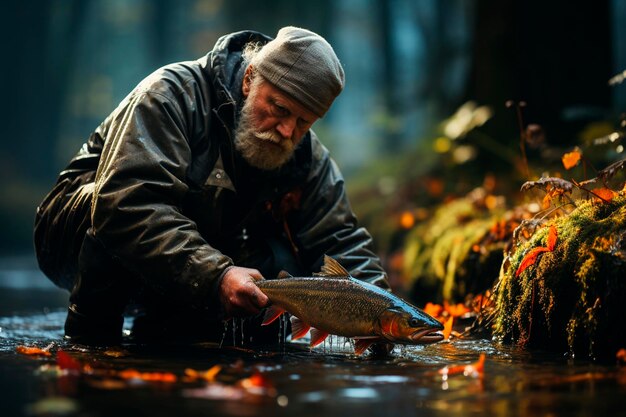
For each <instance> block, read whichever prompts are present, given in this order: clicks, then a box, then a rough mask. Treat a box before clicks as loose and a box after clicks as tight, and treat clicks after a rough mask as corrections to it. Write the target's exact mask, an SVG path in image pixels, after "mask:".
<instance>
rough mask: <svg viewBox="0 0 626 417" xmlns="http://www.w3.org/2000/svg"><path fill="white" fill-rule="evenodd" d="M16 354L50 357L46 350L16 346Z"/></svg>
mask: <svg viewBox="0 0 626 417" xmlns="http://www.w3.org/2000/svg"><path fill="white" fill-rule="evenodd" d="M15 351H16V352H17V353H21V354H22V355H29V356H52V354H51V353H50V352H49V351H48V350H46V349H42V348H39V347H37V346H17V347H16V348H15Z"/></svg>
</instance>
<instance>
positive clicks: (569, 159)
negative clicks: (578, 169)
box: [561, 150, 582, 169]
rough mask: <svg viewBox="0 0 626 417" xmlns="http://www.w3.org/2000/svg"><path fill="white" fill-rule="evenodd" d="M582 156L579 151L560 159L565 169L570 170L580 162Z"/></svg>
mask: <svg viewBox="0 0 626 417" xmlns="http://www.w3.org/2000/svg"><path fill="white" fill-rule="evenodd" d="M581 157H582V154H581V153H580V151H579V150H575V151H572V152H568V153H566V154H564V155H563V156H562V157H561V161H562V162H563V166H564V167H565V169H572V168H574V167H575V166H576V165H578V163H579V162H580V158H581Z"/></svg>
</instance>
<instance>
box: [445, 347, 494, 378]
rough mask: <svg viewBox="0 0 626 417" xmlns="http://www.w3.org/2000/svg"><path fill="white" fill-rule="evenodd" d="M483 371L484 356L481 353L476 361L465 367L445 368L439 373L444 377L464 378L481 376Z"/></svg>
mask: <svg viewBox="0 0 626 417" xmlns="http://www.w3.org/2000/svg"><path fill="white" fill-rule="evenodd" d="M484 370H485V354H484V353H481V354H480V356H479V357H478V360H477V361H476V362H474V363H470V364H467V365H455V366H445V367H443V368H442V369H440V370H439V373H440V374H442V375H445V376H449V375H456V374H463V375H465V376H473V377H478V376H483V373H484Z"/></svg>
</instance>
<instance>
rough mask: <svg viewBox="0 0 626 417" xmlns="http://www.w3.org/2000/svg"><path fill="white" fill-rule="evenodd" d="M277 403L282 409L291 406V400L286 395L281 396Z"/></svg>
mask: <svg viewBox="0 0 626 417" xmlns="http://www.w3.org/2000/svg"><path fill="white" fill-rule="evenodd" d="M276 403H277V404H278V405H279V406H281V407H286V406H287V405H288V404H289V398H287V396H286V395H279V396H278V397H277V398H276Z"/></svg>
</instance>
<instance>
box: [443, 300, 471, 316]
mask: <svg viewBox="0 0 626 417" xmlns="http://www.w3.org/2000/svg"><path fill="white" fill-rule="evenodd" d="M444 307H445V309H446V311H447V312H448V313H449V314H450V315H451V316H452V317H461V316H462V315H463V314H466V313H469V312H470V309H469V308H467V307H466V306H465V305H464V304H463V303H458V304H454V305H449V304H448V303H444Z"/></svg>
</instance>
